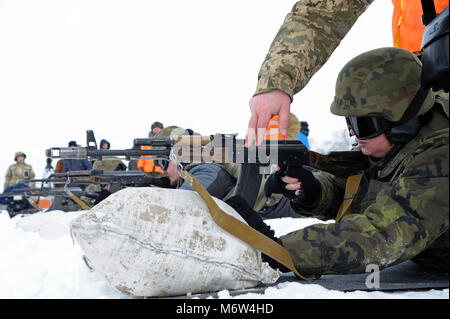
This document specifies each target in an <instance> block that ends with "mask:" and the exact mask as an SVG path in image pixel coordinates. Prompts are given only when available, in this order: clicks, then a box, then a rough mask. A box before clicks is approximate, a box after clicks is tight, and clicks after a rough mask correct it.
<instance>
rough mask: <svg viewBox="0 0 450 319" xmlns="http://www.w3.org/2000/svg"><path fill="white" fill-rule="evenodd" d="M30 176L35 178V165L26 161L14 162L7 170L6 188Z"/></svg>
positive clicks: (32, 185)
mask: <svg viewBox="0 0 450 319" xmlns="http://www.w3.org/2000/svg"><path fill="white" fill-rule="evenodd" d="M19 156H20V155H19ZM16 158H17V157H16ZM28 178H30V179H32V178H35V174H34V172H33V167H32V166H31V165H29V164H26V163H16V164H13V165H11V166H10V167H8V170H7V171H6V175H5V184H4V188H7V187H9V186H13V185H15V184H17V183H18V182H19V181H21V180H23V179H28ZM30 187H34V183H33V184H30Z"/></svg>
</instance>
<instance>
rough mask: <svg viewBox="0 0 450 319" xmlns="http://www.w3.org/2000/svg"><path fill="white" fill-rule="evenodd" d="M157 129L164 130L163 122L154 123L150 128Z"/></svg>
mask: <svg viewBox="0 0 450 319" xmlns="http://www.w3.org/2000/svg"><path fill="white" fill-rule="evenodd" d="M155 127H159V128H161V129H163V128H164V125H163V124H162V123H161V122H158V121H156V122H153V124H152V126H151V127H150V129H152V130H153V129H154V128H155Z"/></svg>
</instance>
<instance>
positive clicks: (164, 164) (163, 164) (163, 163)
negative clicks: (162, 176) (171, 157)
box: [156, 159, 169, 171]
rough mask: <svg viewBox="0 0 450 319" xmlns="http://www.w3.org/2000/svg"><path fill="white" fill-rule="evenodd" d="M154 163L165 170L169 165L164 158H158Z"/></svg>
mask: <svg viewBox="0 0 450 319" xmlns="http://www.w3.org/2000/svg"><path fill="white" fill-rule="evenodd" d="M156 165H158V166H159V167H161V169H162V170H163V171H166V170H167V168H168V167H169V161H168V160H165V159H159V160H157V161H156Z"/></svg>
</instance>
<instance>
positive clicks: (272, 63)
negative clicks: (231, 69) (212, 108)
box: [246, 0, 448, 145]
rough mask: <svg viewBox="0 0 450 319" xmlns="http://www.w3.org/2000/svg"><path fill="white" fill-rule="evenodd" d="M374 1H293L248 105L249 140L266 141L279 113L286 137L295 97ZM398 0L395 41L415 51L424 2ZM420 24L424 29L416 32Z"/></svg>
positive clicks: (440, 0) (444, 2) (443, 2)
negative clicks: (249, 115) (412, 40)
mask: <svg viewBox="0 0 450 319" xmlns="http://www.w3.org/2000/svg"><path fill="white" fill-rule="evenodd" d="M372 2H373V0H352V1H348V0H302V1H298V2H296V3H295V4H294V7H293V8H292V10H291V12H290V13H288V15H287V16H286V19H285V20H284V23H283V25H282V26H281V27H280V30H279V31H278V33H277V35H276V36H275V38H274V40H273V42H272V44H271V46H270V49H269V52H268V53H267V56H266V58H265V60H264V62H263V64H262V66H261V68H260V70H259V73H258V83H257V87H256V91H255V93H254V95H253V97H252V98H251V100H250V103H249V105H250V111H251V113H252V115H251V117H250V120H249V124H248V131H247V136H246V141H247V144H250V145H251V144H253V142H254V139H255V138H256V144H257V145H260V144H261V143H262V141H263V138H264V133H265V128H266V127H267V125H268V124H269V120H270V119H271V118H272V117H273V116H274V115H279V127H280V132H281V134H283V135H286V132H287V130H288V121H289V120H288V117H289V112H290V108H291V103H292V101H293V98H294V95H295V94H297V93H298V92H300V91H301V90H302V89H303V88H304V87H305V86H306V84H307V83H308V82H309V80H310V79H311V77H312V76H313V75H314V74H315V73H316V72H317V71H318V70H319V69H320V68H321V67H322V66H323V65H324V64H325V63H326V61H327V60H328V58H329V57H330V55H331V54H332V53H333V51H334V50H335V49H336V47H337V46H338V45H339V43H340V42H341V40H342V39H343V38H344V37H345V35H346V34H347V32H348V31H349V30H350V28H351V27H352V26H353V24H354V23H355V22H356V20H357V19H358V17H359V16H360V15H361V14H363V13H364V11H365V10H366V9H367V8H368V7H369V5H370V4H371V3H372ZM393 3H394V14H393V20H392V26H393V37H394V39H393V42H394V43H395V44H397V46H399V47H402V48H405V49H411V50H416V49H417V48H418V47H420V41H421V39H422V32H423V26H422V20H421V17H420V12H421V3H420V1H419V0H407V1H406V0H398V1H397V0H394V1H393ZM434 3H435V7H436V12H437V13H440V12H441V11H442V10H444V8H445V7H447V6H448V0H435V1H434ZM411 7H414V8H415V9H411ZM414 12H415V13H414ZM397 26H398V29H397ZM416 26H418V27H419V28H420V30H421V31H420V30H419V31H417V30H416ZM417 32H419V33H420V36H415V41H416V43H415V44H414V45H413V46H411V47H408V48H407V47H403V45H406V42H405V40H401V39H408V38H409V37H410V36H411V34H414V33H417ZM408 45H409V44H408Z"/></svg>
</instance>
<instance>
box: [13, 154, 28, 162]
mask: <svg viewBox="0 0 450 319" xmlns="http://www.w3.org/2000/svg"><path fill="white" fill-rule="evenodd" d="M19 156H23V158H24V159H25V158H26V157H27V156H26V155H25V153H24V152H17V153H16V154H14V161H17V158H18V157H19Z"/></svg>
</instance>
